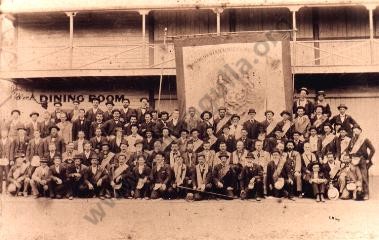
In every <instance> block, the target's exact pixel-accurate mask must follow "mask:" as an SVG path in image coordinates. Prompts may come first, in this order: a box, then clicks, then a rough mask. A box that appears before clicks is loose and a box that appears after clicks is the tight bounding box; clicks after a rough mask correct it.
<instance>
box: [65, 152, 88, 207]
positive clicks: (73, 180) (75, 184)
mask: <svg viewBox="0 0 379 240" xmlns="http://www.w3.org/2000/svg"><path fill="white" fill-rule="evenodd" d="M82 160H83V155H82V154H76V155H75V156H74V164H73V165H71V166H68V167H67V197H68V198H69V199H70V200H72V199H73V197H86V196H87V194H88V180H87V177H86V175H87V174H88V167H86V166H85V165H83V164H82Z"/></svg>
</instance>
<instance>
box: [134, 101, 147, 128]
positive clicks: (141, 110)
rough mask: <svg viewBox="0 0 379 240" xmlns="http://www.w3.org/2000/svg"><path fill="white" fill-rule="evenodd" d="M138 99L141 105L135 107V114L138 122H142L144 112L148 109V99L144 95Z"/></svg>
mask: <svg viewBox="0 0 379 240" xmlns="http://www.w3.org/2000/svg"><path fill="white" fill-rule="evenodd" d="M139 101H140V103H141V106H140V107H139V108H137V109H136V114H137V118H138V122H139V123H142V122H143V121H144V115H145V113H147V112H149V111H150V107H149V99H147V98H146V97H142V98H140V100H139Z"/></svg>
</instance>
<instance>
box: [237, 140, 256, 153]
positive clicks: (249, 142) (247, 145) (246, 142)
mask: <svg viewBox="0 0 379 240" xmlns="http://www.w3.org/2000/svg"><path fill="white" fill-rule="evenodd" d="M240 141H243V145H244V146H245V149H247V150H249V151H251V150H252V149H253V140H252V139H250V138H244V139H242V138H240Z"/></svg>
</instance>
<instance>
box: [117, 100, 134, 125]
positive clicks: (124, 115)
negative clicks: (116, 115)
mask: <svg viewBox="0 0 379 240" xmlns="http://www.w3.org/2000/svg"><path fill="white" fill-rule="evenodd" d="M129 105H130V100H129V99H128V98H124V99H123V100H122V109H121V110H120V114H121V115H120V118H121V120H122V121H123V122H124V123H127V122H129V120H130V117H131V116H132V115H134V116H136V117H137V124H138V116H137V113H136V110H135V109H132V108H130V107H129ZM112 115H113V114H112Z"/></svg>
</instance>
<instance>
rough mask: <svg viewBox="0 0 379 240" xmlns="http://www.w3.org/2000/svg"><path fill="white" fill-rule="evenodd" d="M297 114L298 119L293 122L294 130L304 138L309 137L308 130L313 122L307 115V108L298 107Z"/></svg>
mask: <svg viewBox="0 0 379 240" xmlns="http://www.w3.org/2000/svg"><path fill="white" fill-rule="evenodd" d="M296 113H297V114H296V118H295V119H294V120H293V130H294V131H298V132H299V133H301V134H302V135H303V136H304V137H308V129H309V127H310V126H311V121H310V120H309V117H308V115H306V114H305V113H306V112H305V107H303V106H299V107H297V110H296Z"/></svg>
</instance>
